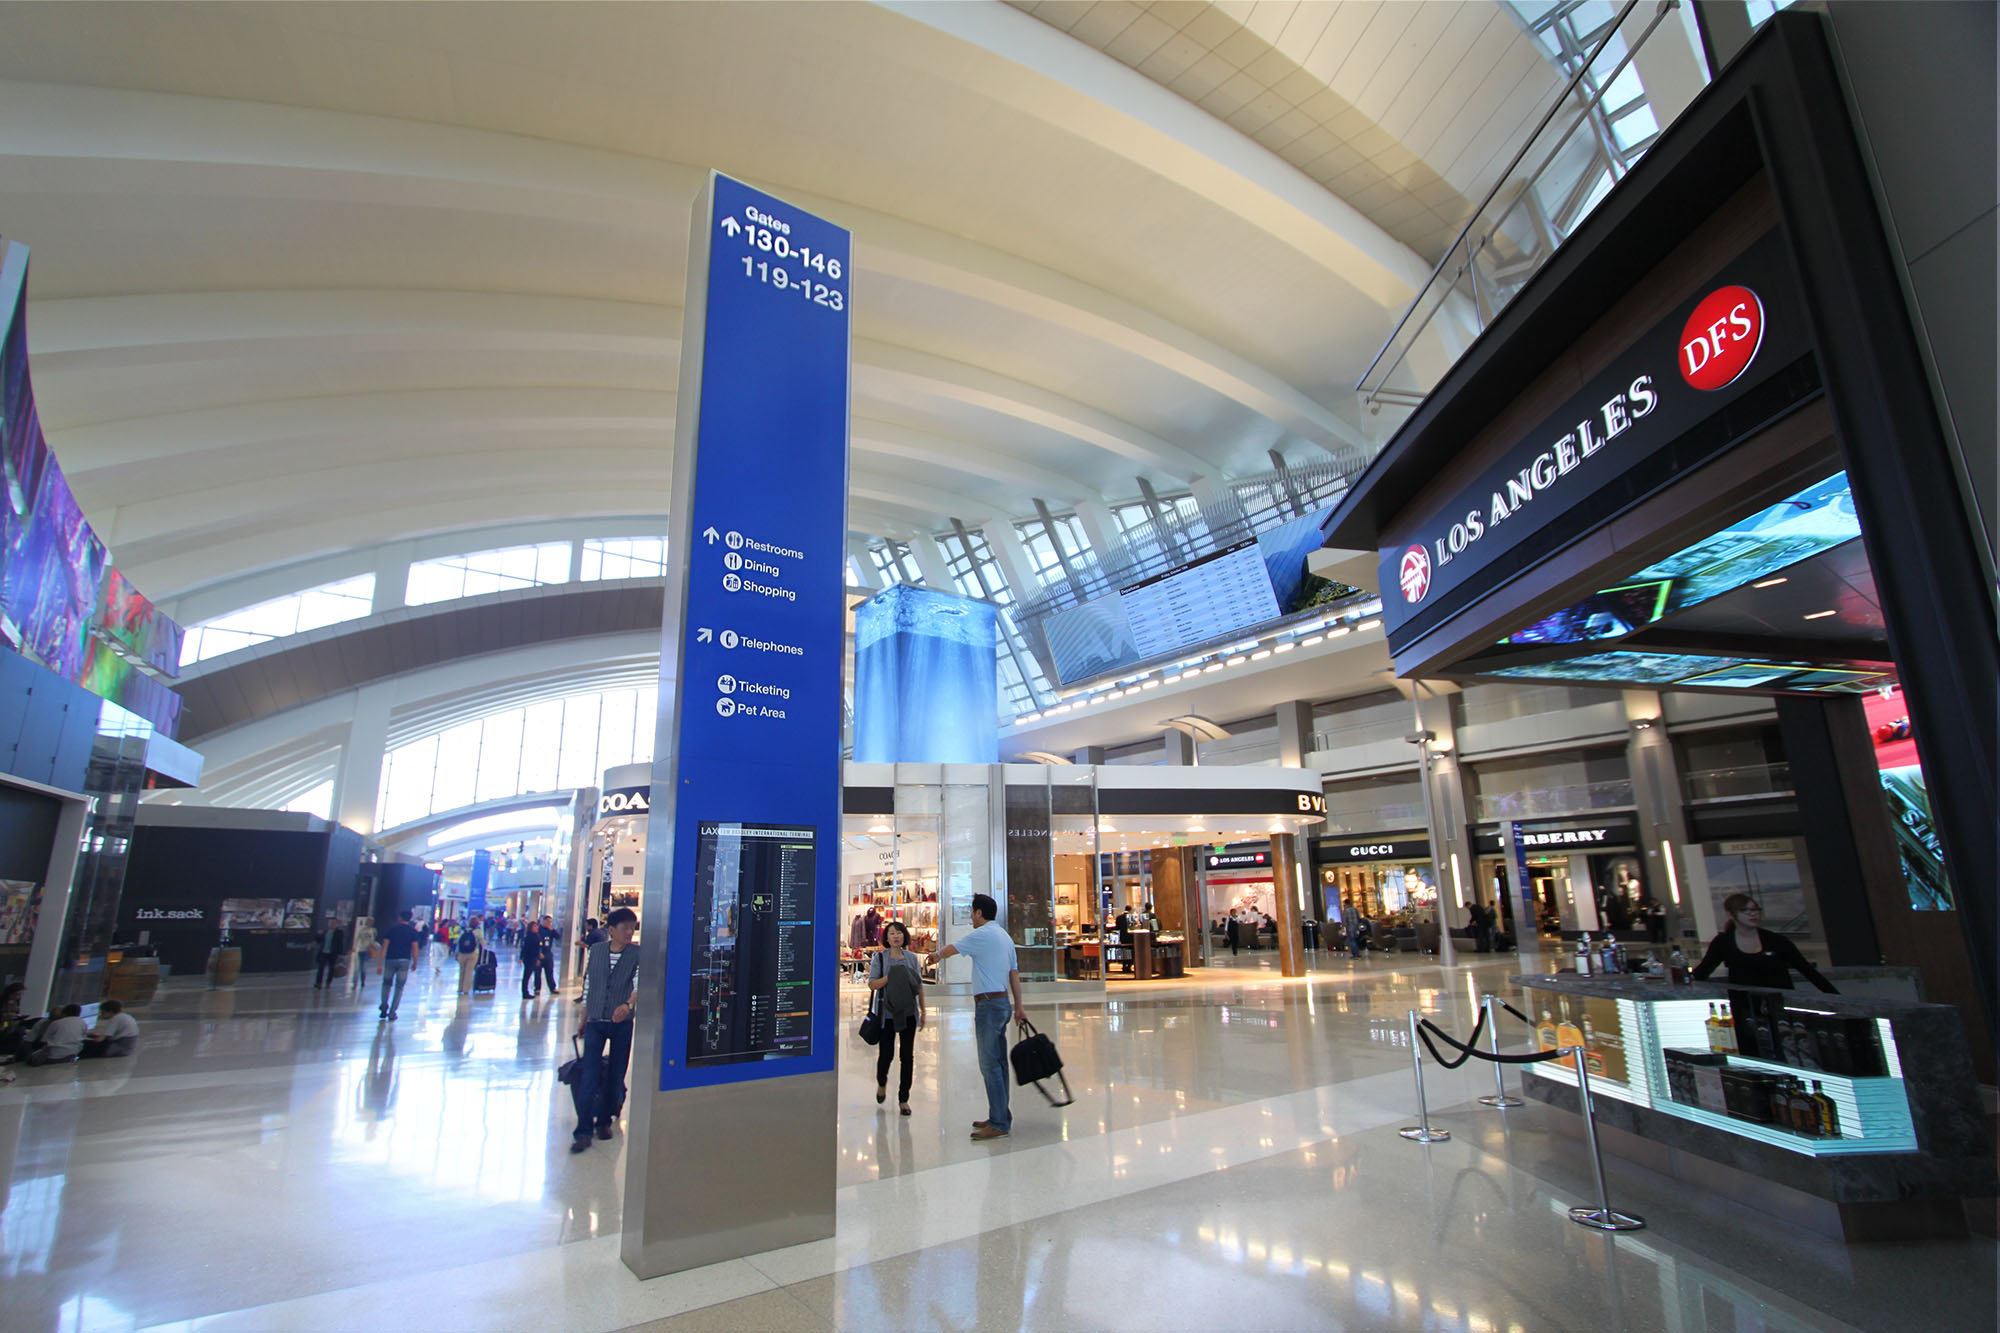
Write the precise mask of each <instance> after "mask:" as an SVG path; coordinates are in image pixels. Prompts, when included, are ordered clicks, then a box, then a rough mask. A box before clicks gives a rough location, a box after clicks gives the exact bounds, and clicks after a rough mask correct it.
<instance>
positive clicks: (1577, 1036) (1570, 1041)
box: [1556, 998, 1590, 1069]
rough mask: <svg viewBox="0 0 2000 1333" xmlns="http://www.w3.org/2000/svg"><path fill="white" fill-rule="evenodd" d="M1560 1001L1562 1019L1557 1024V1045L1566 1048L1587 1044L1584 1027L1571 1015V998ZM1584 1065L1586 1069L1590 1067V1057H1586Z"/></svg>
mask: <svg viewBox="0 0 2000 1333" xmlns="http://www.w3.org/2000/svg"><path fill="white" fill-rule="evenodd" d="M1559 1003H1560V1004H1561V1005H1562V1021H1561V1022H1560V1023H1557V1024H1556V1045H1558V1046H1561V1047H1564V1048H1565V1049H1567V1048H1570V1047H1577V1046H1582V1045H1585V1042H1584V1040H1583V1029H1582V1028H1580V1027H1578V1026H1577V1025H1576V1020H1575V1019H1573V1018H1571V1017H1570V1016H1569V1000H1568V999H1567V998H1565V999H1563V1000H1561V1001H1559ZM1584 1067H1585V1068H1586V1069H1587V1068H1589V1067H1590V1066H1589V1063H1588V1057H1586V1060H1585V1065H1584Z"/></svg>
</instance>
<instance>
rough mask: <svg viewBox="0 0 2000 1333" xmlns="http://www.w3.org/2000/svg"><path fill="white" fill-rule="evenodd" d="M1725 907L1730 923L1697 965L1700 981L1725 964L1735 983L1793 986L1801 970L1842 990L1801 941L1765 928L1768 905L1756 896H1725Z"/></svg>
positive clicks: (1830, 988)
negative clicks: (1810, 959) (1810, 960)
mask: <svg viewBox="0 0 2000 1333" xmlns="http://www.w3.org/2000/svg"><path fill="white" fill-rule="evenodd" d="M1722 910H1723V911H1725V912H1727V913H1729V924H1728V925H1727V926H1725V927H1723V929H1722V933H1721V934H1719V935H1717V936H1716V937H1715V938H1714V939H1712V940H1710V941H1709V942H1708V952H1707V953H1706V954H1704V955H1702V960H1701V962H1700V963H1699V964H1698V965H1697V966H1696V967H1695V969H1694V979H1695V980H1696V981H1706V980H1708V977H1709V974H1710V973H1712V972H1714V971H1715V969H1716V968H1718V967H1722V968H1727V969H1728V980H1729V984H1730V985H1732V986H1770V987H1774V988H1775V989H1778V990H1790V989H1792V973H1794V972H1797V973H1798V974H1799V975H1800V976H1803V977H1804V978H1805V979H1806V980H1807V981H1810V982H1811V983H1812V984H1813V985H1815V986H1817V987H1819V988H1820V989H1821V990H1823V991H1825V992H1826V993H1827V994H1829V995H1838V994H1839V993H1840V992H1838V991H1836V990H1835V989H1834V988H1833V983H1832V982H1831V981H1828V980H1827V979H1826V978H1825V977H1823V976H1821V975H1820V974H1819V972H1818V970H1817V969H1815V968H1814V967H1813V965H1812V964H1811V963H1808V962H1807V961H1806V958H1805V955H1804V954H1802V953H1800V952H1799V946H1798V945H1796V944H1794V943H1792V942H1791V941H1790V940H1789V939H1787V938H1786V937H1785V936H1783V935H1774V934H1772V933H1771V932H1770V931H1768V930H1765V929H1763V928H1762V923H1763V920H1764V906H1763V904H1762V903H1759V902H1758V901H1757V900H1756V899H1755V898H1753V897H1751V896H1750V895H1749V894H1747V893H1732V894H1730V895H1729V896H1728V897H1727V898H1724V899H1723V900H1722Z"/></svg>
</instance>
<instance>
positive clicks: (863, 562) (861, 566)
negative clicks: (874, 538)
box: [847, 532, 882, 592]
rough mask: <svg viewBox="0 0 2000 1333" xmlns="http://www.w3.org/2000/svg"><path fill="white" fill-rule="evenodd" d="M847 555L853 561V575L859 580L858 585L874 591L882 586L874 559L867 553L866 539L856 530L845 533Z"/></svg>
mask: <svg viewBox="0 0 2000 1333" xmlns="http://www.w3.org/2000/svg"><path fill="white" fill-rule="evenodd" d="M847 556H848V559H849V560H851V561H853V563H854V577H855V578H857V579H859V580H861V582H860V583H859V585H857V586H859V587H863V588H866V589H868V591H870V592H876V591H878V590H879V589H880V588H881V587H882V576H881V574H880V573H879V572H878V571H877V570H876V568H875V559H874V557H873V556H871V555H869V554H868V539H867V538H866V537H864V536H862V535H861V534H860V533H858V532H850V533H848V534H847Z"/></svg>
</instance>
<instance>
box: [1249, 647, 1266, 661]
mask: <svg viewBox="0 0 2000 1333" xmlns="http://www.w3.org/2000/svg"><path fill="white" fill-rule="evenodd" d="M1270 655H1271V650H1270V649H1269V648H1259V649H1258V650H1257V651H1256V652H1254V653H1252V654H1250V660H1251V661H1253V662H1261V661H1263V660H1264V659H1265V658H1267V657H1269V656H1270Z"/></svg>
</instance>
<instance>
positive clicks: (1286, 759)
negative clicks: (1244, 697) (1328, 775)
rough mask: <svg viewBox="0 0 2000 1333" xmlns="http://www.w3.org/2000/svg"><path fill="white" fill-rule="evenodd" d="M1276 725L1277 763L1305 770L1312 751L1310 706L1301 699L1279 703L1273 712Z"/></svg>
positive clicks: (1311, 715) (1311, 714) (1311, 711)
mask: <svg viewBox="0 0 2000 1333" xmlns="http://www.w3.org/2000/svg"><path fill="white" fill-rule="evenodd" d="M1273 711H1274V713H1275V715H1276V718H1277V723H1278V762H1279V763H1280V764H1283V765H1284V766H1285V767H1286V768H1305V767H1307V764H1306V756H1307V755H1308V754H1309V753H1310V752H1311V750H1312V724H1313V710H1312V705H1311V704H1309V703H1307V702H1305V701H1304V700H1303V699H1292V700H1289V701H1287V702H1285V703H1281V704H1279V705H1278V706H1277V708H1276V709H1275V710H1273Z"/></svg>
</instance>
